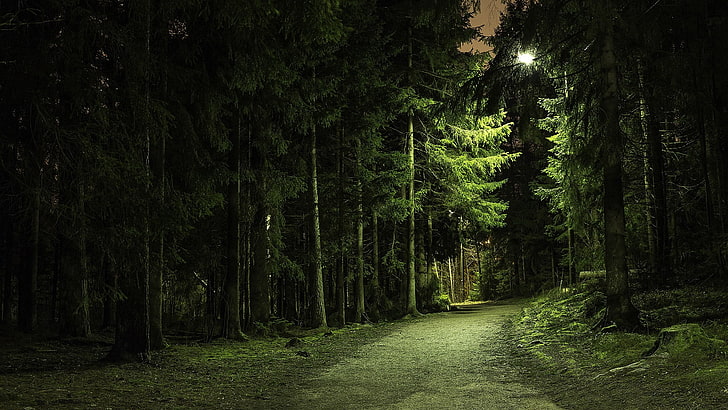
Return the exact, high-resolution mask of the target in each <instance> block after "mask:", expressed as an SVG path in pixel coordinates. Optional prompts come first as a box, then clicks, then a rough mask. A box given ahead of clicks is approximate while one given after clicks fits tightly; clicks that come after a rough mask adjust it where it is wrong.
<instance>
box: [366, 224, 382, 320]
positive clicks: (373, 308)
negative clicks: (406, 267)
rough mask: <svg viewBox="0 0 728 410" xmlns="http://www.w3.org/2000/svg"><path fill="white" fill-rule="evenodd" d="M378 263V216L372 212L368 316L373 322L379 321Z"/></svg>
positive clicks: (379, 289) (379, 290)
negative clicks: (370, 278)
mask: <svg viewBox="0 0 728 410" xmlns="http://www.w3.org/2000/svg"><path fill="white" fill-rule="evenodd" d="M379 263H380V261H379V216H378V215H377V211H372V280H371V285H370V286H371V288H370V289H371V290H370V292H371V303H370V304H369V314H370V316H371V317H372V319H373V320H374V321H378V320H379V315H380V313H379V303H380V300H381V297H382V296H381V288H380V285H379Z"/></svg>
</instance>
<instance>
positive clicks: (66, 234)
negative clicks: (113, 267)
mask: <svg viewBox="0 0 728 410" xmlns="http://www.w3.org/2000/svg"><path fill="white" fill-rule="evenodd" d="M67 183H71V185H75V186H74V187H69V188H70V189H67V190H66V194H65V195H64V197H65V198H64V200H66V201H68V203H69V204H72V206H71V209H74V210H75V212H74V215H72V216H71V217H70V218H69V220H68V221H66V222H65V226H64V229H63V233H62V236H61V264H60V265H61V272H62V273H61V275H62V278H63V279H62V284H61V287H62V295H63V297H62V301H63V302H62V303H61V312H60V313H61V315H60V318H61V326H60V333H61V335H62V336H72V337H88V336H90V335H91V321H90V314H89V295H88V271H87V267H86V227H85V215H84V214H85V212H84V202H85V200H84V189H83V182H82V181H81V180H80V178H79V180H78V181H75V182H70V181H67Z"/></svg>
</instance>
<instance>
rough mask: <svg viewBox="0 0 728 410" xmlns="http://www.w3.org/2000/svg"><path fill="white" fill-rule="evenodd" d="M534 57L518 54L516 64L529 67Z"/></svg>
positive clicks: (527, 54) (529, 54)
mask: <svg viewBox="0 0 728 410" xmlns="http://www.w3.org/2000/svg"><path fill="white" fill-rule="evenodd" d="M534 58H535V57H534V56H533V54H531V53H520V54H518V62H520V63H523V64H526V65H530V64H533V59H534Z"/></svg>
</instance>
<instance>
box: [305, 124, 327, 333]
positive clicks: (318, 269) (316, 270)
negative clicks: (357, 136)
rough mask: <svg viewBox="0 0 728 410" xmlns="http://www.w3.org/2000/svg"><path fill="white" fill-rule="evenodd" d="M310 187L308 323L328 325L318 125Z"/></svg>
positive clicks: (314, 129)
mask: <svg viewBox="0 0 728 410" xmlns="http://www.w3.org/2000/svg"><path fill="white" fill-rule="evenodd" d="M310 155H311V157H310V167H311V169H310V178H311V179H310V185H311V186H310V189H311V208H312V209H311V211H312V212H311V214H312V218H311V234H312V238H311V239H312V240H313V261H312V263H311V269H310V272H309V292H311V294H310V295H309V297H310V301H311V304H310V306H309V315H308V316H309V320H308V325H309V326H311V327H327V326H328V325H327V323H326V303H325V301H324V280H323V268H322V254H321V226H320V221H319V197H318V174H317V170H316V167H317V165H316V127H315V126H314V128H313V130H312V131H311V151H310Z"/></svg>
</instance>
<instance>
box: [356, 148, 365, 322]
mask: <svg viewBox="0 0 728 410" xmlns="http://www.w3.org/2000/svg"><path fill="white" fill-rule="evenodd" d="M360 169H361V140H360V139H359V138H357V139H356V197H357V198H356V199H357V201H356V202H357V207H356V218H357V221H356V226H357V235H356V287H355V290H354V294H355V296H356V297H355V302H356V311H355V314H354V321H355V322H361V321H362V317H363V316H364V204H363V201H364V198H363V197H362V181H361V172H360Z"/></svg>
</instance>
